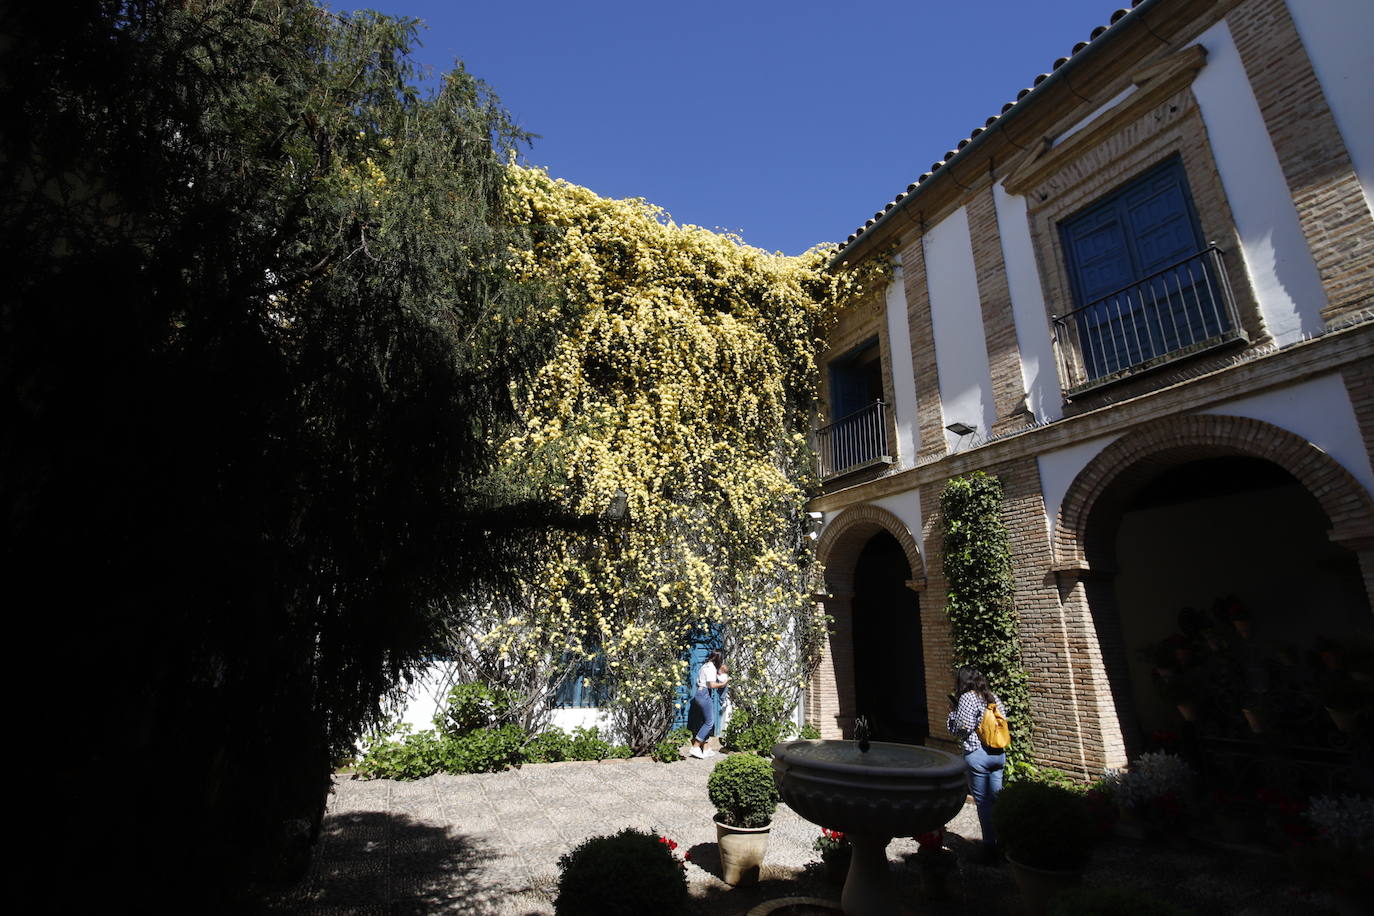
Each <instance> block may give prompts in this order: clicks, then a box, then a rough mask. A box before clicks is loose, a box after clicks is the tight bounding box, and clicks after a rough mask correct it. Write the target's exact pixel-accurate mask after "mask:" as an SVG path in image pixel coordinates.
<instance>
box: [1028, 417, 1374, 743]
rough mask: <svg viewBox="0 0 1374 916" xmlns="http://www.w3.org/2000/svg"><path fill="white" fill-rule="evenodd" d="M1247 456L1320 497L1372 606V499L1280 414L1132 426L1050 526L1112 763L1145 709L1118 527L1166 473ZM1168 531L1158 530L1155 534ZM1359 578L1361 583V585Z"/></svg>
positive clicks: (1312, 500) (1086, 685) (1313, 501)
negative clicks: (1086, 642)
mask: <svg viewBox="0 0 1374 916" xmlns="http://www.w3.org/2000/svg"><path fill="white" fill-rule="evenodd" d="M1244 461H1250V462H1254V463H1256V464H1266V465H1268V466H1272V467H1273V468H1275V469H1277V471H1278V472H1282V474H1284V475H1287V477H1288V479H1289V480H1290V487H1291V489H1292V490H1293V491H1295V492H1297V491H1303V493H1304V495H1303V498H1304V499H1306V500H1307V501H1308V504H1309V505H1312V506H1313V508H1312V510H1311V511H1312V512H1313V513H1318V509H1319V515H1316V516H1314V517H1318V518H1319V516H1320V515H1324V516H1325V522H1326V524H1327V525H1328V526H1329V527H1328V528H1327V530H1326V532H1325V534H1326V538H1327V539H1328V540H1329V541H1330V542H1332V543H1334V544H1337V545H1339V547H1341V548H1344V550H1346V551H1349V553H1345V554H1344V555H1345V556H1346V557H1350V554H1351V553H1353V554H1354V558H1355V559H1358V563H1359V570H1358V575H1355V574H1354V573H1353V572H1352V576H1354V577H1355V578H1356V579H1358V578H1359V577H1361V576H1362V578H1363V583H1364V592H1365V597H1366V599H1367V601H1368V603H1369V604H1370V605H1371V606H1374V500H1371V498H1370V494H1369V493H1368V492H1367V491H1366V490H1365V488H1364V487H1363V486H1362V485H1361V484H1360V483H1359V481H1357V480H1356V479H1355V478H1354V477H1353V476H1352V475H1351V474H1350V473H1349V472H1348V471H1346V470H1345V469H1344V468H1343V467H1341V466H1340V465H1339V464H1338V463H1336V461H1335V460H1333V459H1332V458H1331V457H1330V456H1329V455H1328V454H1327V453H1326V452H1324V451H1323V450H1322V449H1320V448H1318V447H1317V446H1316V445H1314V444H1312V443H1311V442H1308V441H1307V440H1305V439H1303V438H1302V437H1300V436H1298V435H1296V434H1294V433H1292V432H1289V431H1288V430H1285V429H1283V428H1281V427H1278V426H1275V425H1273V424H1270V423H1266V422H1264V421H1261V420H1255V419H1251V418H1246V417H1236V416H1227V415H1214V414H1197V415H1188V416H1177V417H1170V418H1165V419H1161V420H1158V421H1155V422H1151V423H1147V424H1143V425H1141V426H1139V427H1137V428H1136V429H1134V430H1132V431H1131V432H1130V433H1128V434H1127V435H1125V436H1123V437H1122V438H1120V439H1118V440H1117V441H1115V442H1114V443H1112V444H1111V445H1109V446H1108V447H1107V448H1105V449H1104V450H1103V451H1102V452H1100V453H1099V454H1098V455H1097V456H1096V457H1095V458H1094V459H1093V460H1092V461H1090V462H1089V463H1088V464H1087V465H1086V466H1085V467H1084V468H1083V469H1082V470H1081V471H1080V472H1079V473H1078V475H1077V476H1076V477H1075V479H1074V481H1073V483H1072V484H1071V485H1070V487H1069V489H1068V491H1067V492H1066V493H1065V496H1064V500H1063V502H1062V503H1061V506H1060V509H1059V513H1058V516H1057V518H1056V524H1055V529H1054V536H1053V563H1054V570H1055V572H1056V574H1057V575H1058V578H1059V585H1060V597H1061V602H1062V605H1063V611H1064V619H1065V621H1066V622H1067V623H1068V624H1069V626H1071V627H1073V628H1078V629H1081V630H1083V631H1084V632H1086V633H1089V634H1092V636H1093V637H1094V638H1093V639H1092V645H1091V650H1090V656H1091V660H1092V664H1091V665H1090V666H1089V668H1088V670H1085V671H1082V672H1080V673H1079V674H1078V675H1077V676H1076V677H1077V679H1078V681H1079V689H1080V691H1081V693H1080V697H1081V698H1082V699H1083V700H1084V701H1086V702H1088V703H1089V704H1090V705H1091V704H1095V705H1096V709H1095V710H1092V711H1093V712H1095V713H1096V716H1095V718H1096V719H1097V721H1098V722H1099V723H1100V724H1101V726H1102V729H1101V730H1102V733H1103V734H1102V737H1101V739H1100V740H1101V742H1102V744H1101V747H1100V748H1098V749H1097V750H1098V751H1099V752H1100V753H1101V754H1102V756H1103V757H1104V758H1105V763H1106V764H1107V765H1109V766H1111V765H1117V764H1118V763H1120V762H1124V759H1125V757H1126V756H1127V750H1128V746H1129V747H1130V749H1131V750H1132V751H1134V749H1135V740H1136V739H1138V738H1139V737H1140V734H1141V730H1140V728H1139V727H1138V726H1139V724H1143V723H1140V722H1139V721H1138V717H1143V716H1145V713H1143V712H1141V711H1140V709H1139V705H1140V703H1139V701H1140V696H1139V695H1133V686H1132V684H1131V679H1130V676H1129V675H1128V672H1129V670H1130V668H1131V666H1132V665H1131V662H1132V660H1133V659H1134V658H1135V655H1136V653H1133V652H1132V646H1133V645H1135V643H1139V642H1140V640H1139V638H1135V643H1131V644H1128V639H1127V637H1126V635H1125V634H1124V633H1123V616H1122V615H1123V613H1126V609H1125V604H1123V603H1122V602H1125V601H1126V598H1131V599H1133V600H1134V598H1135V593H1134V592H1133V591H1131V588H1130V586H1129V585H1127V584H1126V580H1125V579H1122V582H1121V587H1122V588H1126V589H1127V592H1126V597H1125V598H1121V597H1120V593H1119V592H1118V583H1117V579H1118V570H1117V561H1118V557H1117V553H1116V552H1117V549H1118V533H1119V532H1122V534H1121V536H1122V537H1125V534H1124V532H1125V531H1126V529H1125V528H1124V527H1122V524H1123V519H1124V518H1126V516H1127V513H1128V512H1130V511H1131V510H1132V507H1133V506H1138V505H1139V504H1140V502H1139V501H1140V500H1141V499H1142V498H1144V499H1146V500H1147V501H1148V499H1149V497H1150V496H1151V491H1150V490H1147V488H1151V487H1152V486H1153V484H1154V482H1155V481H1163V480H1165V479H1167V478H1166V475H1172V476H1175V477H1176V476H1177V475H1179V474H1181V473H1192V471H1193V469H1194V468H1200V467H1203V466H1206V465H1207V464H1208V463H1213V464H1215V463H1229V464H1236V463H1238V462H1244ZM1133 517H1134V516H1133ZM1173 530H1180V529H1173ZM1314 531H1315V533H1314V534H1313V535H1311V537H1313V538H1315V539H1316V541H1317V542H1318V543H1320V542H1321V537H1322V525H1321V522H1320V521H1319V522H1317V523H1316V527H1315V529H1314ZM1168 540H1170V539H1169V538H1167V537H1165V538H1163V539H1159V538H1157V539H1156V540H1154V541H1151V542H1149V543H1154V544H1160V543H1164V542H1166V541H1168ZM1123 543H1124V542H1123ZM1140 543H1144V542H1140ZM1123 549H1124V548H1123ZM1160 549H1162V548H1160ZM1156 555H1158V554H1156ZM1133 556H1134V562H1135V564H1136V565H1137V566H1139V565H1140V564H1141V563H1144V564H1145V565H1144V567H1142V568H1146V569H1155V568H1166V569H1167V568H1174V569H1181V570H1187V569H1189V567H1187V566H1173V567H1170V566H1156V565H1151V564H1150V563H1149V562H1148V561H1145V560H1144V559H1143V555H1141V554H1139V553H1133ZM1244 556H1245V557H1249V556H1251V554H1249V553H1246V554H1244ZM1208 559H1209V560H1210V556H1209V558H1208ZM1233 562H1234V561H1233ZM1244 562H1247V563H1248V562H1251V561H1249V560H1248V559H1247V560H1245V561H1244ZM1347 562H1350V561H1349V560H1348V561H1347ZM1352 569H1353V563H1352ZM1125 575H1126V572H1125V571H1123V572H1122V576H1125ZM1136 581H1138V579H1137V580H1136ZM1354 587H1355V589H1356V591H1358V586H1357V585H1356V586H1354ZM1201 597H1203V596H1201V595H1199V598H1201ZM1188 603H1191V602H1188ZM1174 610H1177V608H1174ZM1128 616H1129V615H1128ZM1133 619H1136V620H1138V619H1140V618H1138V617H1137V618H1133ZM1150 638H1153V637H1150ZM1141 645H1143V643H1141ZM1147 667H1148V666H1147ZM1137 680H1139V678H1138V677H1137ZM1137 686H1138V685H1137ZM1090 743H1095V742H1090Z"/></svg>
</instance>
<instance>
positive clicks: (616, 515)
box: [604, 490, 630, 522]
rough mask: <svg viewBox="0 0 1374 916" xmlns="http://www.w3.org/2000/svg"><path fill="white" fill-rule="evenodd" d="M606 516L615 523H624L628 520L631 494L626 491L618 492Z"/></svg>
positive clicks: (612, 499)
mask: <svg viewBox="0 0 1374 916" xmlns="http://www.w3.org/2000/svg"><path fill="white" fill-rule="evenodd" d="M604 515H605V517H606V518H607V519H610V520H611V521H613V522H622V521H624V520H625V519H626V518H628V517H629V515H630V494H628V493H626V492H625V491H624V490H616V491H615V494H614V495H613V496H612V497H611V504H610V505H609V506H607V507H606V511H605V513H604Z"/></svg>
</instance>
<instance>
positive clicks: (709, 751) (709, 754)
mask: <svg viewBox="0 0 1374 916" xmlns="http://www.w3.org/2000/svg"><path fill="white" fill-rule="evenodd" d="M702 756H703V757H717V756H719V755H718V754H717V753H716V752H715V751H713V750H711V749H709V748H707V750H706V752H705V753H704V754H702Z"/></svg>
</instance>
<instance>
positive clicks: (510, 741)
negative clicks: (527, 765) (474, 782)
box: [440, 725, 529, 773]
mask: <svg viewBox="0 0 1374 916" xmlns="http://www.w3.org/2000/svg"><path fill="white" fill-rule="evenodd" d="M528 738H529V734H528V733H527V732H526V731H525V730H524V729H523V728H521V727H520V726H518V725H503V726H501V727H500V728H479V729H477V730H476V731H474V732H469V733H468V734H466V735H460V736H459V737H456V738H449V739H448V740H447V741H445V742H444V743H443V745H442V749H441V751H440V753H441V755H442V760H443V768H444V770H445V771H446V772H449V773H497V772H500V771H501V770H504V769H507V768H509V767H513V766H519V765H520V764H521V763H523V762H524V760H525V754H524V749H525V742H526V741H527V740H528Z"/></svg>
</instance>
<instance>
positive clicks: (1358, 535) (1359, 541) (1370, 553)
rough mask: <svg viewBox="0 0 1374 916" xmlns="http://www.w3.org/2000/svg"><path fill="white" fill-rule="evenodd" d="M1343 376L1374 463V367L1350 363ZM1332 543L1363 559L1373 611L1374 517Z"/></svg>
mask: <svg viewBox="0 0 1374 916" xmlns="http://www.w3.org/2000/svg"><path fill="white" fill-rule="evenodd" d="M1341 376H1342V377H1343V378H1344V379H1345V390H1346V392H1347V393H1348V394H1349V395H1350V403H1351V405H1352V406H1353V407H1354V408H1355V420H1356V422H1358V423H1359V424H1360V437H1361V438H1362V439H1363V440H1364V450H1365V453H1366V454H1367V455H1368V456H1369V461H1370V463H1371V464H1374V365H1370V364H1369V363H1368V362H1364V363H1351V364H1349V365H1347V366H1346V367H1345V368H1344V369H1342V370H1341ZM1332 540H1333V541H1336V542H1337V543H1339V544H1341V545H1342V546H1344V547H1348V548H1349V549H1351V550H1353V551H1355V553H1356V555H1357V556H1358V557H1359V558H1360V570H1361V571H1362V572H1363V574H1364V591H1365V597H1366V598H1368V599H1369V606H1370V607H1371V608H1374V518H1370V519H1368V521H1367V523H1366V525H1365V526H1364V530H1363V531H1361V530H1358V527H1357V526H1355V525H1350V526H1347V531H1346V532H1341V531H1333V532H1332Z"/></svg>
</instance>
